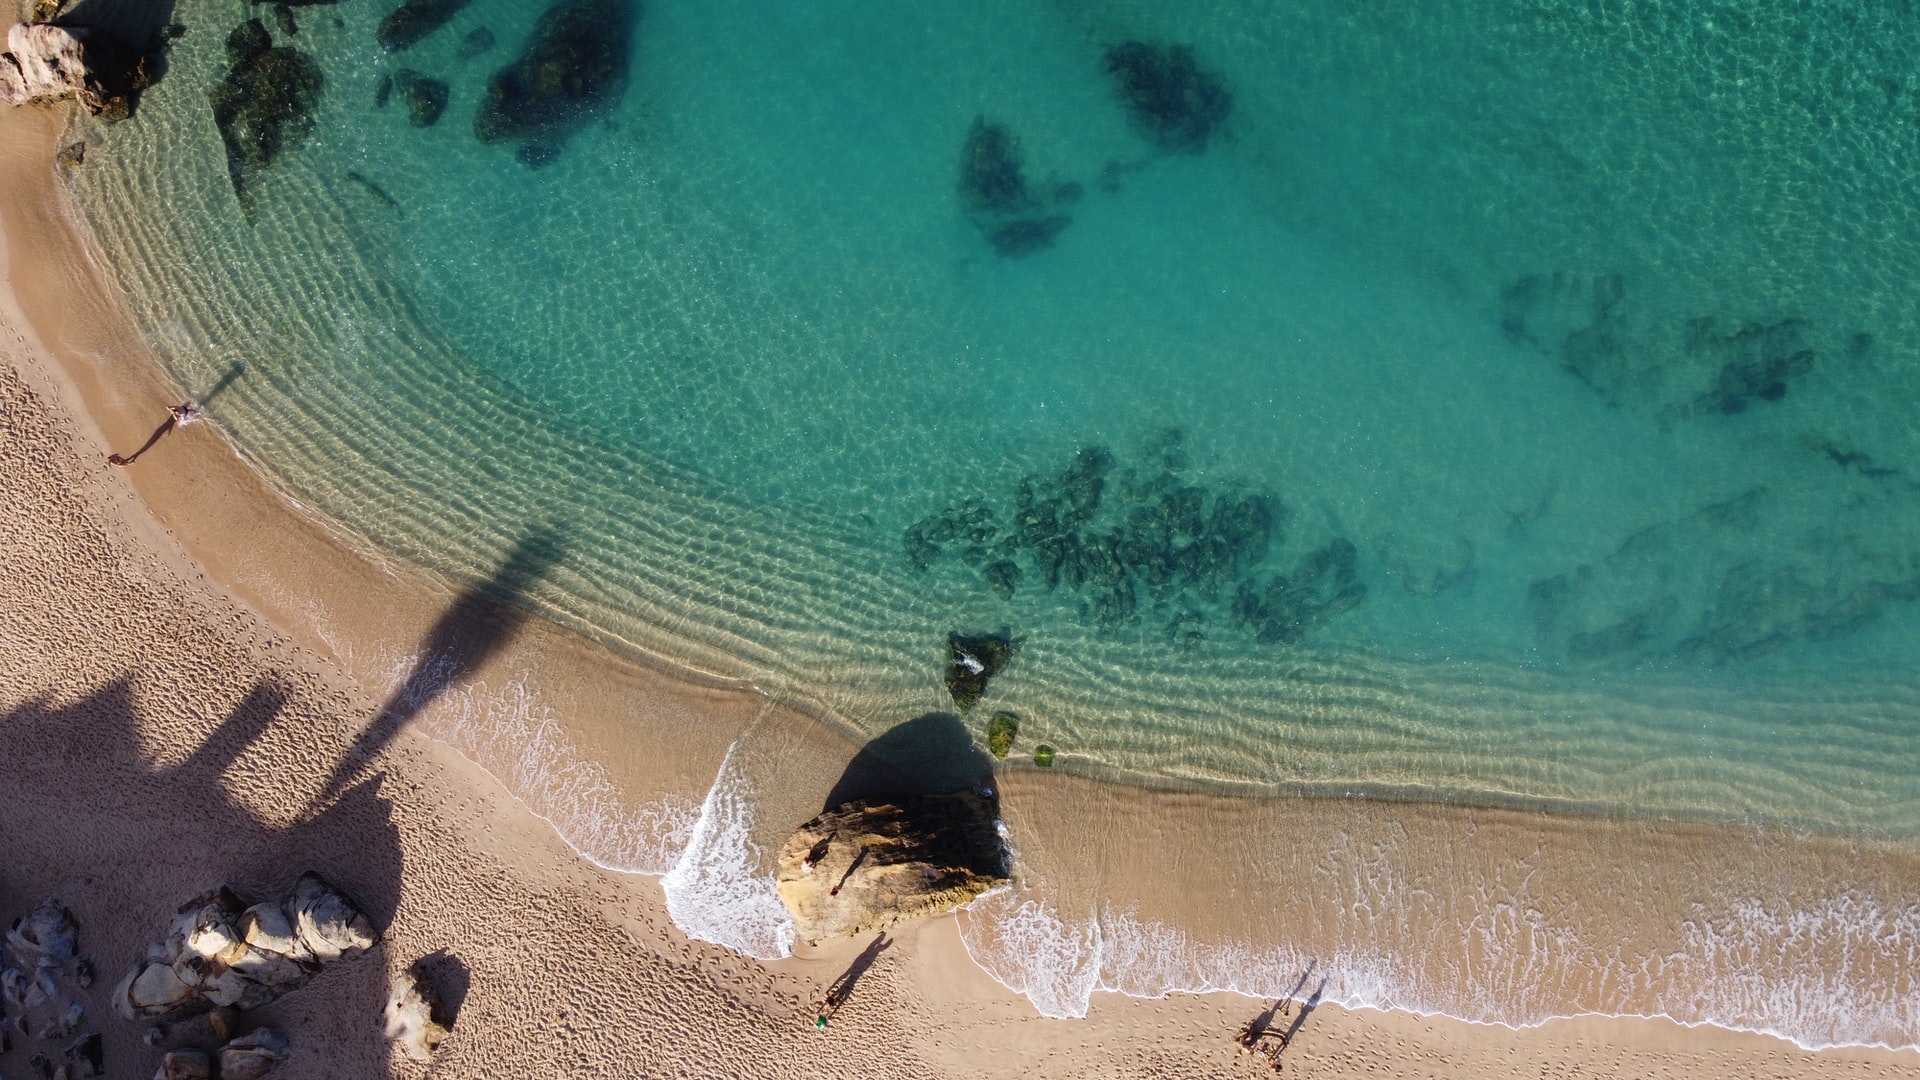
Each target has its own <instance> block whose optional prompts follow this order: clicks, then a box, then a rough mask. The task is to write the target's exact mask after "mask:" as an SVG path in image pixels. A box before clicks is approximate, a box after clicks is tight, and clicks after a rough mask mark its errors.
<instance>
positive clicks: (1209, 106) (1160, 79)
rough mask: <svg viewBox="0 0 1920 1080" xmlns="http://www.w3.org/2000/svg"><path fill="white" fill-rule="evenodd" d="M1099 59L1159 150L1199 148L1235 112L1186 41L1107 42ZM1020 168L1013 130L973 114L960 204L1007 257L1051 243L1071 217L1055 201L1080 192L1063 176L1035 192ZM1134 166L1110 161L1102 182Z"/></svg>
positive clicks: (1109, 184) (1110, 187) (1112, 181)
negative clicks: (1108, 43)
mask: <svg viewBox="0 0 1920 1080" xmlns="http://www.w3.org/2000/svg"><path fill="white" fill-rule="evenodd" d="M1103 64H1104V66H1105V68H1106V71H1107V73H1108V74H1109V75H1111V76H1112V77H1113V78H1114V81H1115V86H1116V89H1117V90H1118V91H1119V94H1120V99H1121V103H1122V104H1123V105H1125V107H1126V109H1127V112H1128V115H1129V116H1130V117H1131V118H1132V120H1133V126H1134V129H1135V130H1136V131H1138V132H1139V133H1140V135H1141V136H1142V137H1143V138H1145V139H1146V140H1147V141H1148V142H1150V143H1152V144H1153V146H1154V148H1155V149H1156V150H1158V151H1160V152H1161V153H1193V154H1198V153H1202V152H1204V151H1205V150H1206V148H1207V138H1208V137H1209V136H1210V135H1212V134H1213V132H1214V131H1215V130H1216V129H1217V128H1219V126H1220V125H1221V124H1222V123H1224V122H1225V121H1226V119H1227V116H1228V115H1229V114H1231V113H1232V112H1233V96H1232V95H1231V94H1229V93H1227V91H1226V88H1225V86H1224V85H1223V84H1222V83H1221V81H1220V79H1219V77H1218V76H1216V75H1214V74H1213V73H1212V72H1209V71H1205V70H1202V69H1201V68H1200V67H1199V65H1198V64H1196V63H1195V62H1194V59H1193V50H1192V49H1189V48H1187V47H1186V46H1184V45H1152V44H1148V43H1146V42H1140V41H1129V42H1125V43H1123V44H1120V45H1116V46H1114V47H1113V48H1111V49H1108V50H1107V52H1106V55H1105V58H1104V60H1103ZM1022 168H1023V161H1022V157H1021V153H1020V140H1019V138H1018V137H1017V136H1015V135H1014V133H1013V132H1012V130H1010V129H1009V128H1008V127H1007V126H1006V125H1004V124H1000V123H996V122H993V121H990V120H988V119H987V118H986V117H984V116H976V117H974V120H973V126H972V127H971V128H970V129H968V131H967V141H966V145H965V146H964V147H963V148H962V150H961V152H960V184H959V193H960V205H961V208H962V209H963V210H965V211H966V214H967V217H968V218H969V219H970V220H971V221H972V222H973V224H974V227H975V228H977V229H979V230H980V235H981V236H983V237H985V238H986V240H987V242H988V243H990V244H992V245H993V250H994V251H995V252H996V253H997V254H1000V255H1003V256H1007V257H1009V258H1019V257H1021V256H1023V255H1031V254H1033V253H1034V252H1036V251H1041V250H1044V249H1046V248H1050V247H1052V246H1053V241H1054V238H1055V237H1056V236H1058V235H1059V234H1060V233H1061V231H1062V230H1064V229H1065V228H1066V227H1067V226H1068V225H1070V224H1072V223H1073V219H1072V218H1071V217H1069V216H1068V215H1066V214H1064V213H1061V212H1060V208H1061V207H1064V206H1067V205H1069V204H1072V203H1074V202H1077V201H1079V199H1080V197H1081V195H1082V193H1083V192H1084V191H1085V189H1084V188H1083V187H1082V186H1081V185H1080V184H1078V183H1076V182H1074V181H1071V180H1064V181H1055V182H1053V183H1050V184H1048V185H1046V187H1047V191H1046V192H1045V194H1044V196H1043V195H1041V194H1037V193H1035V192H1034V191H1033V190H1032V189H1031V188H1030V187H1029V186H1028V184H1027V179H1026V176H1025V175H1024V173H1023V171H1022ZM1138 168H1140V165H1139V164H1134V165H1125V164H1122V163H1120V162H1109V163H1108V164H1107V167H1106V169H1105V170H1104V171H1103V172H1102V173H1101V186H1102V189H1103V190H1107V191H1118V190H1119V179H1118V178H1119V177H1120V176H1122V175H1124V174H1125V173H1127V172H1130V171H1133V170H1135V169H1138Z"/></svg>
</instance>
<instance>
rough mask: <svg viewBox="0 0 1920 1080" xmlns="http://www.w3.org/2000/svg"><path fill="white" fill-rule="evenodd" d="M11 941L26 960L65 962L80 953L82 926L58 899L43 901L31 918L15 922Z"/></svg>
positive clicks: (29, 915) (8, 938) (8, 934)
mask: <svg viewBox="0 0 1920 1080" xmlns="http://www.w3.org/2000/svg"><path fill="white" fill-rule="evenodd" d="M7 940H8V941H10V942H12V943H13V947H14V948H16V949H18V950H20V953H21V957H22V959H23V960H29V959H30V960H41V959H45V960H51V961H52V962H54V963H55V964H64V963H66V962H67V961H69V960H72V959H73V958H74V957H75V956H77V955H79V951H80V928H79V927H78V926H75V925H74V922H73V914H72V913H71V912H69V911H68V910H67V909H66V908H64V907H62V906H61V905H60V902H59V901H58V900H42V901H40V906H38V907H36V908H34V909H33V911H32V912H30V913H28V915H27V917H26V918H24V919H20V920H18V921H16V922H15V923H14V924H13V929H11V930H8V931H7Z"/></svg>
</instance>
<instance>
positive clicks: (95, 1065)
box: [0, 900, 104, 1080]
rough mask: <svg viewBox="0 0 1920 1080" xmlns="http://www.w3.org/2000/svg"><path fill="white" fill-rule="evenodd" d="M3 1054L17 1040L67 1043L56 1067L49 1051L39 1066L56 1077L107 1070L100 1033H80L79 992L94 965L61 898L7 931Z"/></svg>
mask: <svg viewBox="0 0 1920 1080" xmlns="http://www.w3.org/2000/svg"><path fill="white" fill-rule="evenodd" d="M0 961H3V962H0V1019H4V1021H5V1023H4V1027H0V1054H5V1053H7V1052H8V1051H10V1050H11V1049H13V1046H14V1043H15V1042H16V1041H17V1042H19V1043H21V1044H23V1045H24V1044H26V1043H27V1042H28V1041H29V1040H33V1041H38V1042H63V1043H65V1046H64V1047H61V1050H60V1054H59V1058H60V1064H59V1065H58V1067H55V1065H54V1064H53V1059H52V1058H51V1057H50V1056H49V1054H48V1053H40V1054H36V1055H35V1056H34V1062H35V1066H36V1068H37V1069H38V1068H40V1066H41V1065H44V1066H45V1067H44V1069H41V1070H40V1071H42V1072H43V1073H44V1074H48V1075H51V1076H54V1077H56V1078H58V1080H86V1078H88V1077H95V1076H101V1075H103V1074H104V1073H103V1070H102V1067H101V1059H100V1053H101V1050H100V1033H99V1032H97V1031H94V1032H86V1033H84V1034H79V1035H77V1036H76V1034H75V1033H76V1032H78V1031H79V1029H80V1021H81V1020H83V1019H85V1017H86V1013H87V1007H86V1004H85V1003H84V1002H82V1001H81V1000H80V997H81V993H80V992H81V991H84V990H85V989H86V988H87V987H89V986H91V985H93V966H92V965H91V964H89V963H88V962H87V961H86V960H85V959H83V958H81V956H80V928H79V927H78V926H77V925H75V923H74V921H73V914H72V913H71V912H69V911H68V910H67V909H66V908H65V907H64V906H63V905H61V903H60V902H59V901H58V900H42V901H41V902H40V904H39V906H37V907H35V908H34V909H33V911H31V912H30V913H28V914H27V915H26V916H25V917H23V918H19V919H15V920H14V922H13V925H12V926H11V927H9V928H8V930H7V940H6V948H5V950H4V953H3V954H0Z"/></svg>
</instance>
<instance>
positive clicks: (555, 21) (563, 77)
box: [473, 0, 638, 168]
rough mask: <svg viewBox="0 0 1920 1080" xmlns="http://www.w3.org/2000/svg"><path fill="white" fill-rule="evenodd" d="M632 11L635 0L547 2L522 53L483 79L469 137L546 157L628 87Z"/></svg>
mask: <svg viewBox="0 0 1920 1080" xmlns="http://www.w3.org/2000/svg"><path fill="white" fill-rule="evenodd" d="M637 13H638V11H637V5H636V4H635V3H634V2H633V0H560V2H559V3H557V4H555V5H553V6H552V7H550V8H548V9H547V10H546V13H545V14H543V15H541V16H540V21H539V22H538V23H536V24H534V27H533V33H532V34H531V35H530V36H529V37H528V38H527V44H526V48H525V49H524V50H523V51H522V52H521V53H520V56H519V57H518V58H517V59H516V60H515V61H514V62H513V63H512V64H511V65H509V66H507V67H504V68H501V69H500V70H499V71H497V72H495V73H494V76H493V78H492V80H490V81H489V82H488V83H487V92H486V97H485V98H484V100H482V101H481V103H480V111H479V113H478V114H477V115H476V116H475V117H474V121H473V132H474V135H475V136H476V137H478V138H479V140H480V141H481V142H485V143H491V142H501V141H506V140H512V141H516V142H519V143H520V144H521V146H520V150H519V152H518V157H519V158H520V161H521V162H522V163H523V164H526V165H527V166H529V167H532V168H538V167H540V166H542V165H545V164H547V163H548V162H551V161H552V160H553V159H554V158H555V157H556V156H558V154H559V152H560V147H561V145H562V144H563V143H565V142H566V140H567V137H568V136H570V135H571V134H572V133H573V132H574V131H575V130H577V129H578V128H580V127H581V126H582V125H584V124H586V123H587V122H588V121H590V120H592V119H594V118H595V117H597V116H599V115H601V114H603V113H605V112H607V111H608V110H611V109H612V108H613V107H614V106H615V105H617V104H619V102H620V98H621V96H622V95H624V94H625V93H626V89H627V65H628V62H629V59H630V56H631V53H632V41H633V26H634V21H635V18H636V15H637Z"/></svg>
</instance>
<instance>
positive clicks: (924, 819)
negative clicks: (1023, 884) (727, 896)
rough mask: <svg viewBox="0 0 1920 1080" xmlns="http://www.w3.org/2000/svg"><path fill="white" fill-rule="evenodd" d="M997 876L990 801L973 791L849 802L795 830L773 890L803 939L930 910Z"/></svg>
mask: <svg viewBox="0 0 1920 1080" xmlns="http://www.w3.org/2000/svg"><path fill="white" fill-rule="evenodd" d="M1005 880H1007V851H1006V846H1005V845H1004V844H1003V843H1002V842H1001V839H1000V831H999V811H998V808H997V806H996V804H995V802H994V800H993V799H992V798H990V797H988V796H985V795H980V794H977V793H974V792H956V793H954V794H950V795H913V796H902V797H899V798H894V799H885V800H881V799H873V800H867V799H859V800H855V801H853V802H850V803H846V804H844V805H842V806H841V807H839V808H838V809H835V810H831V811H828V812H827V813H824V814H821V815H820V816H819V817H816V818H814V819H813V820H812V821H809V822H807V823H806V824H805V825H802V826H800V828H798V829H796V830H795V831H794V833H793V835H792V836H790V837H788V838H787V842H786V843H785V844H784V845H782V847H781V849H780V868H779V872H778V875H777V878H776V886H775V887H776V889H777V890H778V892H779V894H780V902H781V903H783V904H785V905H786V907H787V910H788V911H789V912H791V913H792V915H793V921H794V930H795V932H796V933H798V934H799V935H800V937H801V938H803V939H804V940H807V941H821V940H824V939H826V938H830V937H838V936H842V935H848V936H850V935H855V934H862V933H865V932H867V931H869V930H876V929H883V928H885V927H888V926H892V925H894V924H895V923H898V922H902V921H904V920H907V919H916V918H921V917H923V916H928V915H938V914H940V913H941V912H944V911H951V910H952V909H954V908H956V907H959V906H960V905H961V904H964V903H966V902H968V901H969V900H972V899H973V898H974V897H976V896H979V895H980V894H981V893H983V892H986V891H987V890H988V889H990V888H992V887H993V886H995V885H997V884H999V883H1001V882H1003V881H1005Z"/></svg>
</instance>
